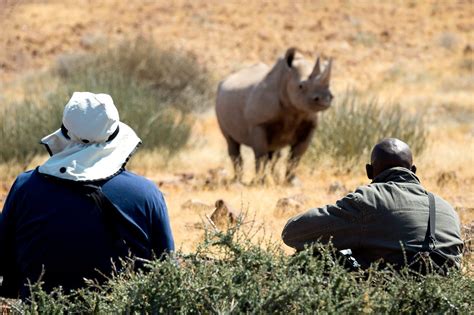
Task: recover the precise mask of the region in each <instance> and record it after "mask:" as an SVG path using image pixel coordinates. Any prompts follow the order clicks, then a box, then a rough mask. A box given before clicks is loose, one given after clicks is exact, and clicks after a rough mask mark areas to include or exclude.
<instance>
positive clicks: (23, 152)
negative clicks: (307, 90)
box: [0, 38, 214, 163]
mask: <svg viewBox="0 0 474 315" xmlns="http://www.w3.org/2000/svg"><path fill="white" fill-rule="evenodd" d="M50 75H51V77H48V78H45V81H49V82H51V83H50V85H54V84H53V83H54V82H55V80H56V81H58V82H57V85H54V87H48V88H47V89H49V90H50V91H52V92H44V91H42V92H40V93H35V94H33V95H30V96H29V97H28V98H26V99H25V100H24V101H23V102H21V103H19V104H7V106H4V107H3V108H2V109H1V110H0V125H1V128H0V136H1V138H2V139H4V141H3V142H2V143H1V144H0V162H8V161H12V160H18V161H20V162H22V163H23V162H24V163H27V162H28V161H29V160H30V158H31V157H32V156H33V155H35V154H38V153H44V150H43V149H42V148H41V147H40V146H39V145H38V142H39V140H40V138H41V137H43V136H45V135H47V134H49V133H50V132H52V131H54V130H56V129H57V128H59V126H60V125H61V124H60V121H61V116H62V110H63V108H64V105H65V104H66V102H67V101H68V99H69V97H70V96H71V95H72V93H73V92H74V91H90V92H94V93H107V94H110V95H111V96H112V98H113V99H114V102H115V104H116V106H117V108H118V110H119V113H120V119H121V120H122V121H123V122H125V123H127V124H128V125H130V126H131V127H132V128H133V129H134V130H135V131H136V132H137V134H138V135H139V137H140V138H141V139H142V140H143V147H144V148H145V149H161V150H164V151H165V152H168V153H170V154H173V153H175V152H176V151H177V150H179V149H180V148H182V147H183V146H184V145H185V144H186V143H187V141H188V138H189V136H190V131H191V127H192V124H193V119H192V115H190V113H192V112H196V111H201V110H203V109H205V108H208V107H209V106H210V104H211V98H212V93H213V90H214V88H213V86H212V79H211V77H210V74H209V72H207V71H206V69H205V68H203V67H202V66H200V65H199V64H198V62H197V61H196V60H195V58H194V57H193V56H191V55H189V54H187V53H184V52H181V51H177V50H163V49H158V48H157V47H156V45H155V44H154V43H153V42H152V41H150V40H146V39H144V38H137V39H134V40H128V41H124V42H122V43H121V44H119V45H117V46H112V47H110V48H106V49H104V50H102V51H99V52H96V53H94V54H83V55H70V56H63V57H62V58H60V59H59V60H58V64H57V65H56V66H55V67H54V70H53V71H51V74H50ZM34 82H37V81H34ZM32 84H33V83H32ZM35 84H37V83H35ZM33 88H34V89H35V90H40V89H41V88H42V87H33Z"/></svg>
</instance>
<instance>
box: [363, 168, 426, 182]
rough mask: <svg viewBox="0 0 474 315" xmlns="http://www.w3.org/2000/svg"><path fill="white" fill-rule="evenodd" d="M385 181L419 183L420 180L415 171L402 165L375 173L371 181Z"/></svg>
mask: <svg viewBox="0 0 474 315" xmlns="http://www.w3.org/2000/svg"><path fill="white" fill-rule="evenodd" d="M387 182H398V183H413V184H420V180H419V179H418V177H417V176H416V175H415V173H413V172H412V171H410V170H409V169H407V168H404V167H392V168H389V169H387V170H385V171H383V172H382V173H380V174H379V175H377V176H376V177H375V178H374V180H373V181H372V183H387Z"/></svg>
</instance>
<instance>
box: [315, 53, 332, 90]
mask: <svg viewBox="0 0 474 315" xmlns="http://www.w3.org/2000/svg"><path fill="white" fill-rule="evenodd" d="M331 66H332V58H331V59H329V62H328V64H327V66H326V69H324V71H323V73H321V74H320V75H319V78H318V80H319V83H320V84H322V85H326V86H329V79H330V78H331Z"/></svg>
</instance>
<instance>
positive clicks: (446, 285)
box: [9, 226, 474, 314]
mask: <svg viewBox="0 0 474 315" xmlns="http://www.w3.org/2000/svg"><path fill="white" fill-rule="evenodd" d="M253 232H255V231H253V228H249V227H245V226H244V227H243V226H238V227H236V228H232V229H229V230H227V231H226V232H216V231H208V233H206V236H205V239H204V240H203V242H202V243H200V245H199V247H198V248H197V250H196V251H195V252H193V253H190V254H184V253H182V252H177V253H176V254H175V255H173V257H166V258H164V259H161V260H154V261H151V262H149V263H148V264H147V267H146V270H145V271H134V270H133V261H131V260H130V261H128V262H127V263H126V265H127V267H126V270H122V271H121V272H118V273H116V274H115V275H114V276H113V277H111V278H110V280H109V281H108V282H107V283H106V284H104V285H98V284H96V283H94V282H93V281H90V282H89V285H88V287H87V288H85V289H82V290H79V291H76V292H68V293H66V292H63V291H61V289H60V288H58V289H57V290H56V291H55V292H53V293H50V294H47V293H45V292H44V291H42V290H41V283H40V282H39V283H36V284H33V285H32V296H31V301H30V302H29V303H18V302H15V301H10V302H9V307H10V309H11V310H12V311H14V312H15V313H16V312H18V313H28V314H29V313H32V314H34V313H36V312H38V311H39V312H41V313H48V314H61V313H69V312H72V313H94V314H102V313H147V314H150V313H151V314H153V313H186V314H201V313H210V314H222V313H228V314H231V313H232V314H237V313H248V312H250V313H275V312H276V313H290V314H301V313H314V312H318V313H345V314H354V313H377V314H379V313H390V314H395V313H396V314H408V313H410V314H411V313H416V314H425V313H459V314H467V313H469V312H470V310H471V309H472V307H473V302H472V299H471V297H470V295H469V294H466V293H467V292H472V291H473V290H474V281H473V280H472V278H470V277H466V276H464V275H463V274H462V273H460V272H453V273H452V274H451V275H450V277H448V278H444V277H441V276H438V275H436V274H429V275H426V276H421V275H419V274H417V273H414V272H412V271H409V270H402V271H400V272H396V271H394V270H392V269H384V270H377V267H376V266H374V267H373V268H371V269H370V270H368V271H365V272H348V271H347V270H346V269H344V267H343V266H342V264H341V262H340V260H338V259H337V258H335V255H334V249H333V248H331V247H330V246H322V245H316V246H315V247H313V248H307V249H306V250H305V251H302V252H300V253H298V254H295V255H291V256H289V255H286V254H285V253H283V252H282V251H281V249H280V248H279V246H278V245H277V244H275V243H272V242H265V241H264V240H260V241H257V242H255V241H253V242H252V241H251V240H250V239H249V237H250V236H251V235H252V234H254V233H253ZM315 253H318V255H316V256H315V255H314V254H315Z"/></svg>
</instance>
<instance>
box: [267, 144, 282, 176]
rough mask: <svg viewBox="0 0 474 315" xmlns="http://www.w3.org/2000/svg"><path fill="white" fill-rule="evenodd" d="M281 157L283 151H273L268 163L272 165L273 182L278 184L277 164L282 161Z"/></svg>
mask: <svg viewBox="0 0 474 315" xmlns="http://www.w3.org/2000/svg"><path fill="white" fill-rule="evenodd" d="M280 157H281V150H277V151H271V152H269V153H268V161H270V163H271V173H272V176H273V180H274V181H275V182H276V183H279V182H280V177H279V174H278V170H277V169H276V164H277V163H278V160H279V159H280Z"/></svg>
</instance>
